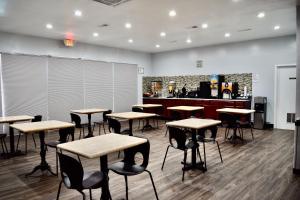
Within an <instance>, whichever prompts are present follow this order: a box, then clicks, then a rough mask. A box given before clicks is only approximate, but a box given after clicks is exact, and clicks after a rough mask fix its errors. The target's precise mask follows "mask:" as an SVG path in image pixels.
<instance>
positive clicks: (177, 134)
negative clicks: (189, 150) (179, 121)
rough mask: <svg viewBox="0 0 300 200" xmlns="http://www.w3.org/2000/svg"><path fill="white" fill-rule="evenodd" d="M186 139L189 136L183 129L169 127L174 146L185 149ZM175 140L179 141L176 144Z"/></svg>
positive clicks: (170, 138)
mask: <svg viewBox="0 0 300 200" xmlns="http://www.w3.org/2000/svg"><path fill="white" fill-rule="evenodd" d="M186 139H187V136H186V134H185V132H184V131H183V130H181V129H179V128H175V127H169V142H170V145H171V146H172V147H174V148H176V149H180V150H185V149H186ZM174 140H175V142H176V143H177V144H176V145H175V144H174Z"/></svg>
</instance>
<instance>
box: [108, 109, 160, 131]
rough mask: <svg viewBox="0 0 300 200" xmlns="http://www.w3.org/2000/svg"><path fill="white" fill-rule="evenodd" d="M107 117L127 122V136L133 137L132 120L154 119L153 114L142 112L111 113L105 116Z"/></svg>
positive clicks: (154, 115)
mask: <svg viewBox="0 0 300 200" xmlns="http://www.w3.org/2000/svg"><path fill="white" fill-rule="evenodd" d="M107 116H108V117H112V118H117V119H125V120H128V122H129V130H128V131H129V135H130V136H132V135H133V133H132V132H133V129H132V123H133V120H137V119H149V118H153V117H156V116H157V115H156V114H155V113H143V112H120V113H112V114H107Z"/></svg>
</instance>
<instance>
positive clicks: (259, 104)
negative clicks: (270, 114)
mask: <svg viewBox="0 0 300 200" xmlns="http://www.w3.org/2000/svg"><path fill="white" fill-rule="evenodd" d="M254 109H255V113H254V128H256V129H264V127H265V124H266V119H267V97H254Z"/></svg>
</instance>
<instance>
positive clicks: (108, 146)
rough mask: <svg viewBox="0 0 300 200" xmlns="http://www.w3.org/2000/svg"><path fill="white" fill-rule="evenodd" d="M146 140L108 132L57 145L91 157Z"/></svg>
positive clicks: (120, 149) (97, 156)
mask: <svg viewBox="0 0 300 200" xmlns="http://www.w3.org/2000/svg"><path fill="white" fill-rule="evenodd" d="M146 142H147V140H146V139H144V138H138V137H133V136H127V135H120V134H115V133H110V134H106V135H100V136H95V137H92V138H86V139H82V140H76V141H73V142H68V143H64V144H59V145H58V146H57V147H58V148H59V149H62V150H65V151H69V152H71V153H74V154H78V155H80V156H83V157H85V158H90V159H92V158H99V157H100V156H103V155H108V154H110V153H113V152H117V151H122V150H124V149H128V148H130V147H134V146H137V145H140V144H143V143H146Z"/></svg>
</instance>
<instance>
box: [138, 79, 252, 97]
mask: <svg viewBox="0 0 300 200" xmlns="http://www.w3.org/2000/svg"><path fill="white" fill-rule="evenodd" d="M224 76H225V81H226V82H238V84H239V93H240V94H243V91H244V86H247V91H248V93H250V94H252V73H243V74H224ZM152 81H161V82H162V85H163V86H162V87H163V89H162V96H167V88H168V83H169V82H170V81H175V83H176V88H178V89H179V90H181V88H182V87H183V86H184V85H185V84H186V89H187V90H188V91H191V90H197V87H199V84H200V82H201V81H210V75H187V76H144V77H143V93H147V92H151V82H152Z"/></svg>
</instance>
